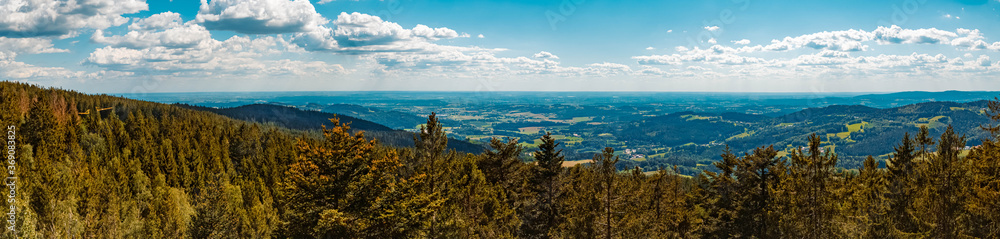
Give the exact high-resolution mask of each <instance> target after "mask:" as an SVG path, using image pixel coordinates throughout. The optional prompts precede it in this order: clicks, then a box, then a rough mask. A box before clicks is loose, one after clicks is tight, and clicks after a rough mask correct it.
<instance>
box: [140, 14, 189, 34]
mask: <svg viewBox="0 0 1000 239" xmlns="http://www.w3.org/2000/svg"><path fill="white" fill-rule="evenodd" d="M181 24H183V20H181V14H180V13H176V12H161V13H157V14H153V15H152V16H149V17H147V18H142V19H137V20H134V21H132V24H129V25H128V29H129V30H132V31H142V30H163V29H167V28H174V27H178V26H180V25H181Z"/></svg>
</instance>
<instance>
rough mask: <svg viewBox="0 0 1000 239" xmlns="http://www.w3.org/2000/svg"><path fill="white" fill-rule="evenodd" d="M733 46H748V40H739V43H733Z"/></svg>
mask: <svg viewBox="0 0 1000 239" xmlns="http://www.w3.org/2000/svg"><path fill="white" fill-rule="evenodd" d="M733 44H736V45H749V44H750V40H748V39H742V40H739V41H733Z"/></svg>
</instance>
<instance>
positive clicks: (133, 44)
mask: <svg viewBox="0 0 1000 239" xmlns="http://www.w3.org/2000/svg"><path fill="white" fill-rule="evenodd" d="M90 39H91V41H93V42H95V43H102V44H108V45H112V46H120V47H128V48H133V49H142V48H150V47H156V46H160V47H167V48H190V47H195V46H197V45H200V44H211V43H212V42H214V41H215V40H213V39H212V36H211V34H210V33H209V32H208V30H206V29H205V27H203V26H201V25H198V24H194V23H191V22H188V23H187V24H184V25H177V24H174V25H172V26H171V27H170V28H166V29H160V30H138V31H130V32H128V33H127V34H125V35H122V36H110V37H105V36H104V31H102V30H97V31H95V32H94V35H93V36H91V38H90Z"/></svg>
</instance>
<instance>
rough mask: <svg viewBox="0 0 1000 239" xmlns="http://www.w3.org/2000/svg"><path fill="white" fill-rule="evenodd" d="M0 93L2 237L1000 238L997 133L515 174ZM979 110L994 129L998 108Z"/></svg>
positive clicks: (424, 150)
mask: <svg viewBox="0 0 1000 239" xmlns="http://www.w3.org/2000/svg"><path fill="white" fill-rule="evenodd" d="M0 87H2V88H0V93H2V94H3V97H2V99H3V102H0V107H3V108H2V111H0V120H2V122H3V123H4V124H9V125H13V126H15V127H16V128H17V135H18V142H17V144H18V147H17V154H16V156H17V172H16V173H17V176H18V181H17V185H18V187H17V194H16V201H15V202H14V203H13V206H15V207H16V208H17V209H18V210H17V214H16V219H17V221H16V225H15V227H16V229H17V231H16V232H9V231H6V232H5V233H3V234H2V236H3V237H9V238H15V237H16V238H52V237H56V238H68V237H72V238H83V237H86V238H103V237H111V238H515V237H516V238H928V237H929V238H962V237H968V238H977V237H978V238H997V237H1000V224H998V222H1000V200H998V199H1000V160H997V159H998V158H1000V143H998V142H1000V141H998V140H1000V126H998V125H986V126H984V127H983V128H984V130H986V131H987V132H990V135H992V137H991V138H988V139H983V144H982V146H980V147H978V148H975V149H973V150H971V151H970V152H967V153H965V152H963V151H962V150H961V148H960V146H964V145H965V144H964V141H965V140H966V139H965V137H964V136H960V135H956V134H955V133H954V131H953V130H950V129H949V130H946V131H945V132H944V133H943V134H942V135H940V136H935V135H930V133H929V132H928V130H927V129H926V128H925V129H922V130H921V131H920V132H919V133H917V134H915V135H909V134H907V135H905V136H904V138H903V140H901V141H900V142H898V143H897V145H896V146H895V147H894V149H895V152H894V153H892V155H891V157H890V159H889V160H888V161H886V162H884V163H883V162H879V161H876V160H875V159H874V158H871V157H869V158H868V159H867V160H865V161H864V164H863V166H862V167H860V168H858V169H856V170H853V169H842V168H836V167H835V165H836V163H837V160H838V158H837V155H835V154H833V153H830V152H820V150H819V149H820V147H819V144H820V139H819V137H817V136H815V135H814V136H812V137H810V138H809V142H808V145H807V149H801V150H796V151H795V152H793V153H791V154H790V155H788V156H787V157H778V153H777V151H776V150H775V149H774V148H773V147H771V146H765V147H759V148H757V149H755V150H753V151H752V152H742V153H734V152H731V151H729V150H727V151H726V152H725V153H724V154H722V155H721V157H720V159H719V160H718V161H717V162H715V163H714V164H713V165H714V167H715V168H717V170H714V171H705V172H703V173H701V174H699V175H697V176H695V177H688V176H684V175H680V174H678V173H677V172H676V169H674V168H661V169H660V170H658V171H655V172H643V170H640V169H637V168H634V169H629V170H619V169H617V168H616V164H618V163H619V162H618V161H619V158H618V157H617V156H616V154H615V151H614V149H612V148H605V149H604V150H603V151H602V152H601V153H599V154H596V155H594V157H593V160H592V162H591V163H589V164H586V165H580V164H578V165H575V166H572V167H564V166H563V160H564V155H563V153H562V152H561V150H560V149H559V148H560V147H559V143H558V142H556V140H555V139H553V137H551V135H548V134H546V135H544V136H542V137H541V141H542V144H541V145H540V146H539V147H538V150H537V151H534V152H530V153H531V155H532V158H531V159H530V160H527V161H525V160H522V159H521V158H520V155H521V154H522V151H524V149H523V148H522V147H520V146H518V144H517V143H518V142H517V140H516V139H493V140H492V141H491V142H490V144H489V147H490V150H488V151H486V152H483V153H481V154H469V153H460V152H456V151H453V150H448V149H447V148H446V146H447V144H448V137H447V135H446V134H445V132H444V130H443V125H442V124H441V123H440V122H439V121H438V119H437V117H436V116H435V115H434V114H433V113H432V114H431V115H430V116H429V117H428V119H427V124H425V125H424V126H423V127H422V129H421V131H420V132H419V133H418V135H416V136H415V137H414V139H413V140H414V147H408V148H397V147H389V146H385V145H383V144H382V143H380V142H378V141H376V140H369V139H366V137H365V136H364V132H359V133H352V132H353V131H351V130H350V125H348V124H341V123H340V122H339V120H338V119H332V120H331V123H330V124H329V125H328V126H327V127H324V129H323V130H322V132H321V133H318V132H306V131H297V130H289V129H285V128H280V127H275V126H270V125H260V124H254V123H247V122H244V121H238V120H232V119H229V118H225V117H222V116H219V115H215V114H212V113H208V112H199V111H193V110H187V109H183V108H180V107H177V106H171V105H164V104H158V103H151V102H144V101H137V100H129V99H123V98H118V97H112V96H107V95H86V94H81V93H77V92H72V91H64V90H58V89H43V88H39V87H36V86H32V85H27V84H21V83H10V82H4V83H0ZM109 108H110V109H109ZM101 109H106V110H101ZM989 109H990V111H989V113H988V114H989V115H990V117H991V118H992V119H993V120H994V121H997V122H1000V103H998V102H997V101H994V102H991V103H990V104H989ZM4 204H5V206H8V207H9V206H11V205H10V204H9V203H8V202H4Z"/></svg>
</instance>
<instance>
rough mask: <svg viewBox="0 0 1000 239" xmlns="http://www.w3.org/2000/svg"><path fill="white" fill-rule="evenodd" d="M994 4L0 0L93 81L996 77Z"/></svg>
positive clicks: (26, 44)
mask: <svg viewBox="0 0 1000 239" xmlns="http://www.w3.org/2000/svg"><path fill="white" fill-rule="evenodd" d="M998 7H1000V0H957V1H956V0H950V1H945V0H940V1H935V0H887V1H870V0H869V1H855V0H843V1H767V0H704V1H702V0H698V1H599V0H517V1H487V0H484V1H413V0H383V1H377V0H355V1H351V0H347V1H344V0H313V1H309V0H292V1H290V0H211V1H206V0H200V1H198V0H156V1H143V0H64V1H39V0H0V80H4V81H18V82H27V83H32V84H38V85H42V86H51V87H59V88H63V89H70V90H76V91H81V92H87V93H147V92H228V91H695V92H897V91H944V90H979V91H981V90H990V91H996V90H1000V54H998V51H1000V11H997V8H998Z"/></svg>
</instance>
